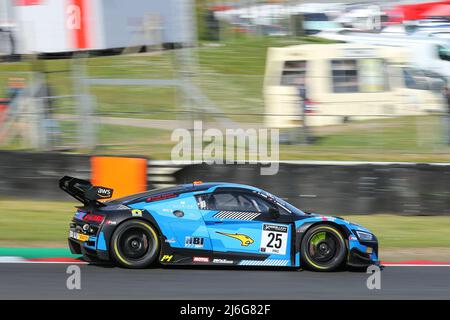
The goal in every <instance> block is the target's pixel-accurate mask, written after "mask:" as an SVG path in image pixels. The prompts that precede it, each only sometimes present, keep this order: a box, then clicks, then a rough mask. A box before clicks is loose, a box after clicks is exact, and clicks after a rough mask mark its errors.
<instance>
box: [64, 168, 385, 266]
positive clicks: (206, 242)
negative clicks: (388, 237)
mask: <svg viewBox="0 0 450 320" xmlns="http://www.w3.org/2000/svg"><path fill="white" fill-rule="evenodd" d="M60 188H61V189H63V190H64V191H66V192H67V193H69V194H70V195H72V196H73V197H74V198H76V199H77V200H79V201H81V202H82V203H83V206H80V207H78V210H77V212H76V213H75V216H74V217H73V219H72V222H71V223H70V231H69V247H70V250H71V252H72V253H74V254H82V255H83V257H84V259H86V260H87V261H99V260H100V261H102V260H103V261H112V262H114V263H116V264H118V265H119V266H122V267H127V268H146V267H149V266H150V265H152V264H156V263H158V262H159V263H161V264H163V265H224V266H225V265H227V266H231V265H234V266H270V267H296V268H297V267H306V268H309V269H312V270H317V271H331V270H335V269H336V268H339V267H341V266H346V265H347V266H357V267H363V266H367V265H370V264H378V241H377V238H376V237H375V235H373V234H372V233H371V232H370V231H369V230H367V229H365V228H364V227H362V226H360V225H357V224H354V223H351V222H349V221H347V220H344V219H342V218H339V217H328V216H322V215H319V214H313V213H306V212H303V211H301V210H299V209H297V208H296V207H294V206H293V205H291V204H289V203H288V202H286V201H284V200H282V199H280V198H279V197H276V196H274V195H272V194H270V193H269V192H266V191H264V190H261V189H258V188H255V187H252V186H247V185H241V184H232V183H202V182H194V183H191V184H183V185H178V186H175V187H171V188H166V189H159V190H151V191H146V192H143V193H138V194H134V195H130V196H126V197H123V198H120V199H115V200H109V201H100V200H102V199H108V198H111V197H112V194H113V190H112V189H109V188H106V187H99V186H93V185H92V184H91V183H90V182H89V181H85V180H81V179H77V178H73V177H67V176H66V177H63V178H62V179H61V180H60Z"/></svg>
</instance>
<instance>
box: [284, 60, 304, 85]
mask: <svg viewBox="0 0 450 320" xmlns="http://www.w3.org/2000/svg"><path fill="white" fill-rule="evenodd" d="M305 76H306V61H285V62H284V66H283V73H282V74H281V85H282V86H297V85H299V83H298V82H299V79H303V80H304V78H305Z"/></svg>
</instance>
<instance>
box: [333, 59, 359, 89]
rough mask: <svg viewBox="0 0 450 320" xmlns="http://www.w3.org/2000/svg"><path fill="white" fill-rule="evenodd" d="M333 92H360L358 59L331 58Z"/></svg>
mask: <svg viewBox="0 0 450 320" xmlns="http://www.w3.org/2000/svg"><path fill="white" fill-rule="evenodd" d="M331 70H332V81H333V92H335V93H345V92H358V66H357V63H356V60H331Z"/></svg>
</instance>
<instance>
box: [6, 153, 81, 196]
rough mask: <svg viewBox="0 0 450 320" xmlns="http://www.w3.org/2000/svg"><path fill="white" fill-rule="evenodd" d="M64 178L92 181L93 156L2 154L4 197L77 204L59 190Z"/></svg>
mask: <svg viewBox="0 0 450 320" xmlns="http://www.w3.org/2000/svg"><path fill="white" fill-rule="evenodd" d="M64 175H73V176H76V177H78V178H81V179H89V176H90V157H89V156H84V155H71V154H62V153H26V152H8V151H0V197H10V196H11V197H20V198H24V199H30V198H32V199H51V200H69V199H71V201H73V200H74V199H73V198H71V197H70V196H68V195H66V194H65V193H64V192H63V191H62V190H60V189H59V187H58V180H59V179H60V178H62V177H63V176H64Z"/></svg>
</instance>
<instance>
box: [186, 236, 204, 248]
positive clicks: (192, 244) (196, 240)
mask: <svg viewBox="0 0 450 320" xmlns="http://www.w3.org/2000/svg"><path fill="white" fill-rule="evenodd" d="M204 243H205V238H201V237H186V238H184V246H185V247H189V248H203V244H204Z"/></svg>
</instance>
